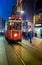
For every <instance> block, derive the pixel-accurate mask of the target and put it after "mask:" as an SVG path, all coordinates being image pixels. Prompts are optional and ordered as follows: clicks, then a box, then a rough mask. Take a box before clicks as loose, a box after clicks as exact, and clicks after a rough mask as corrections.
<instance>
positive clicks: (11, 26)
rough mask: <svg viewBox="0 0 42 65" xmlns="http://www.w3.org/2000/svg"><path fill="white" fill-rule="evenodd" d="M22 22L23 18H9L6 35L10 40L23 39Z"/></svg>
mask: <svg viewBox="0 0 42 65" xmlns="http://www.w3.org/2000/svg"><path fill="white" fill-rule="evenodd" d="M21 25H22V22H21V20H19V19H18V20H16V18H15V19H9V21H8V22H7V23H6V25H5V37H6V38H7V39H8V40H10V41H21V40H22V28H21V27H22V26H21Z"/></svg>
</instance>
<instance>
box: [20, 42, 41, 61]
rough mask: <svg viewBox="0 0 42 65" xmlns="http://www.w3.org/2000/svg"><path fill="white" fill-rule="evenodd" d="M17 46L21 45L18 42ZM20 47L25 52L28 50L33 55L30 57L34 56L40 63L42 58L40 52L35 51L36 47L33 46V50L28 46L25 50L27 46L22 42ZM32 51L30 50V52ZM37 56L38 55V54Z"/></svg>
mask: <svg viewBox="0 0 42 65" xmlns="http://www.w3.org/2000/svg"><path fill="white" fill-rule="evenodd" d="M19 44H21V43H20V42H19ZM22 44H23V45H22V46H23V47H24V48H25V49H26V50H30V51H31V52H32V53H33V54H32V56H34V57H35V58H37V59H38V60H40V61H42V57H41V55H40V54H41V53H42V52H40V51H39V50H37V49H35V48H38V47H36V46H35V48H34V47H33V46H30V45H28V48H27V45H26V44H24V43H23V42H22ZM31 49H32V50H31ZM37 52H38V53H39V54H38V53H37Z"/></svg>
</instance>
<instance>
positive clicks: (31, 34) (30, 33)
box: [28, 27, 33, 43]
mask: <svg viewBox="0 0 42 65" xmlns="http://www.w3.org/2000/svg"><path fill="white" fill-rule="evenodd" d="M28 35H29V40H30V43H32V37H33V33H32V29H31V27H30V28H29V30H28Z"/></svg>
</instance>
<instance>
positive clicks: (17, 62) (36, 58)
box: [0, 37, 42, 65]
mask: <svg viewBox="0 0 42 65" xmlns="http://www.w3.org/2000/svg"><path fill="white" fill-rule="evenodd" d="M23 41H24V42H25V43H24V44H23ZM0 65H42V52H41V51H40V50H38V48H36V47H35V46H32V45H29V42H28V44H27V41H26V40H22V42H21V44H20V42H19V43H12V42H11V44H10V43H8V42H7V40H6V39H5V38H4V37H0Z"/></svg>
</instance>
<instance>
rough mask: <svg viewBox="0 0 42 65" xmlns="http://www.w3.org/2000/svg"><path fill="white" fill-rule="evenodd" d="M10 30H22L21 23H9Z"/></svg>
mask: <svg viewBox="0 0 42 65" xmlns="http://www.w3.org/2000/svg"><path fill="white" fill-rule="evenodd" d="M7 28H8V30H12V29H14V30H20V29H21V22H18V23H17V22H13V23H12V22H11V23H10V22H9V23H8V27H7Z"/></svg>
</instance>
